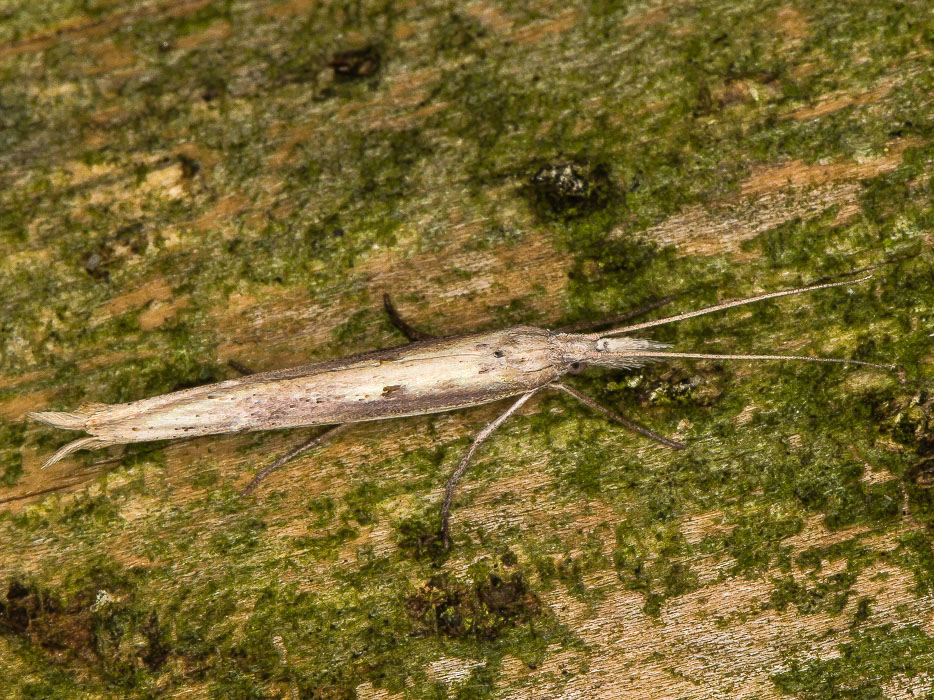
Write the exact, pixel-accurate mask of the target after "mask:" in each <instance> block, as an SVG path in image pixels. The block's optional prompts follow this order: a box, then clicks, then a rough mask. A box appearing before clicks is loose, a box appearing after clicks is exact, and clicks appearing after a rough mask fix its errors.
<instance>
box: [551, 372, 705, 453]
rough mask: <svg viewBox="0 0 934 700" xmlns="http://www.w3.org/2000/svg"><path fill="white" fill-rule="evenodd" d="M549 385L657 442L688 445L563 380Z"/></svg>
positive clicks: (673, 446)
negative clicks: (620, 412)
mask: <svg viewBox="0 0 934 700" xmlns="http://www.w3.org/2000/svg"><path fill="white" fill-rule="evenodd" d="M548 387H549V388H551V389H557V390H558V391H563V392H564V393H566V394H570V395H571V396H573V397H574V398H575V399H577V400H578V401H580V402H581V403H583V404H584V405H586V406H589V407H590V408H592V409H593V410H595V411H599V412H600V413H602V414H603V415H605V416H606V417H607V418H609V419H610V420H614V421H616V422H617V423H619V424H620V425H624V426H626V427H627V428H629V429H630V430H632V431H633V432H635V433H639V435H644V436H645V437H647V438H649V439H651V440H655V442H658V443H661V444H662V445H665V446H666V447H670V448H672V449H675V450H683V449H684V448H686V447H687V445H685V444H684V443H683V442H678V441H677V440H672V439H671V438H666V437H665V436H663V435H659V434H658V433H656V432H655V431H654V430H649V429H648V428H646V427H643V426H641V425H639V424H638V423H635V422H633V421H631V420H629V419H628V418H625V417H623V416H621V415H620V414H618V413H617V412H616V411H612V410H610V409H609V408H607V407H606V406H603V405H602V404H599V403H597V402H596V401H595V400H594V399H592V398H590V397H589V396H587V394H583V393H581V392H579V391H578V390H577V389H574V388H573V387H570V386H568V385H567V384H564V383H563V382H552V383H551V384H549V385H548Z"/></svg>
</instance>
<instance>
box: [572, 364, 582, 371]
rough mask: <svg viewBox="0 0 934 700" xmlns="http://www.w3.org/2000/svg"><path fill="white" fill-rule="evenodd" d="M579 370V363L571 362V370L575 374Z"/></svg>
mask: <svg viewBox="0 0 934 700" xmlns="http://www.w3.org/2000/svg"><path fill="white" fill-rule="evenodd" d="M580 368H581V363H580V362H572V363H571V369H572V370H574V371H575V372H576V371H577V370H579V369H580Z"/></svg>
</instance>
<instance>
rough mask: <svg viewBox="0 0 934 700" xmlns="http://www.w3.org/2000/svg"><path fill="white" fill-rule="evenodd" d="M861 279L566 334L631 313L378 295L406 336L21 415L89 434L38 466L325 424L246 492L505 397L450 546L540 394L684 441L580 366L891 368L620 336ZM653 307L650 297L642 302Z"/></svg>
mask: <svg viewBox="0 0 934 700" xmlns="http://www.w3.org/2000/svg"><path fill="white" fill-rule="evenodd" d="M867 279H869V277H863V278H860V279H857V280H850V281H844V282H832V283H825V284H817V285H814V286H810V287H801V288H796V289H787V290H784V291H778V292H771V293H768V294H761V295H759V296H754V297H749V298H745V299H737V300H733V301H727V302H723V303H720V304H716V305H714V306H708V307H705V308H702V309H699V310H696V311H689V312H686V313H680V314H677V315H674V316H667V317H664V318H660V319H656V320H653V321H646V322H643V323H639V324H636V325H629V326H622V327H619V328H613V329H611V330H608V331H603V332H594V333H581V332H575V331H580V330H589V329H591V328H597V327H600V326H601V325H606V324H607V323H611V322H612V323H618V322H619V321H620V320H625V319H626V318H631V317H632V316H633V315H634V313H636V312H630V313H628V314H621V315H620V316H617V317H615V318H613V319H604V320H603V321H597V322H594V323H591V324H587V325H586V327H583V328H581V327H576V328H565V329H559V330H556V331H551V330H546V329H543V328H536V327H534V326H526V325H520V326H512V327H509V328H504V329H501V330H495V331H489V332H482V333H470V334H466V335H455V336H449V337H445V338H434V337H431V336H425V335H424V334H422V333H419V332H418V331H417V330H415V329H413V328H412V327H410V326H409V325H408V324H407V323H405V322H404V321H403V320H402V319H401V318H400V317H399V315H398V313H397V312H396V311H395V308H394V307H393V306H392V304H391V302H390V301H389V298H388V296H387V297H384V302H385V305H386V310H387V312H388V314H389V317H390V319H391V320H392V322H393V323H394V324H395V325H396V326H397V327H398V328H399V329H400V330H401V331H402V332H403V333H404V334H405V335H406V337H407V338H409V340H410V341H412V342H410V343H409V344H408V345H403V346H398V347H394V348H389V349H385V350H377V351H374V352H366V353H362V354H357V355H351V356H349V357H344V358H341V359H337V360H328V361H325V362H317V363H314V364H308V365H303V366H301V367H295V368H292V369H282V370H274V371H271V372H262V373H259V374H249V375H248V376H244V377H240V378H237V379H231V380H228V381H223V382H219V383H216V384H208V385H206V386H200V387H196V388H193V389H185V390H183V391H175V392H172V393H169V394H163V395H161V396H154V397H152V398H148V399H142V400H139V401H133V402H130V403H121V404H111V405H105V404H85V405H83V406H81V407H80V408H78V409H77V410H75V411H70V412H61V411H43V412H39V413H30V414H28V417H29V418H32V419H34V420H37V421H41V422H43V423H47V424H48V425H52V426H54V427H56V428H63V429H67V430H83V431H85V432H87V433H90V436H89V437H83V438H80V439H77V440H74V441H72V442H69V443H68V444H66V445H65V446H63V447H62V448H61V449H59V450H58V451H57V452H55V454H53V455H52V456H51V457H49V458H48V460H46V462H45V464H44V465H43V468H45V467H48V466H49V465H52V464H55V463H56V462H58V461H59V460H61V459H62V458H64V457H66V456H67V455H69V454H71V453H73V452H75V451H77V450H82V449H88V450H93V449H98V448H102V447H107V446H110V445H120V444H126V443H132V442H142V441H149V440H170V439H173V438H181V437H194V436H201V435H211V434H220V433H243V432H248V431H256V430H277V429H283V428H299V427H305V426H315V425H331V426H334V427H332V428H330V429H329V430H327V431H325V432H323V433H321V434H320V435H318V436H316V437H314V438H312V439H311V440H309V441H307V442H305V443H304V444H302V445H300V446H298V447H296V448H295V449H293V450H291V451H290V452H288V453H287V454H285V455H283V456H282V457H280V458H279V459H278V460H276V461H275V462H274V463H272V464H271V465H269V466H268V467H266V468H265V469H263V470H261V471H260V472H259V473H258V474H257V475H256V477H255V478H254V479H253V481H252V482H251V483H250V484H249V485H248V486H247V487H246V488H245V489H244V493H249V492H251V491H252V490H253V489H254V488H255V487H256V486H257V485H258V484H259V482H260V481H262V480H263V479H264V478H265V477H266V476H268V475H269V474H270V473H271V472H273V471H275V470H276V469H279V468H280V467H282V466H283V465H284V464H286V463H287V462H289V461H290V460H292V459H295V458H296V457H298V456H299V455H300V454H302V453H304V452H306V451H308V450H310V449H311V448H313V447H315V446H317V445H320V444H321V443H322V442H324V441H325V440H326V439H328V438H332V437H334V436H335V435H336V434H337V433H339V432H340V431H342V430H344V429H346V428H347V427H348V426H350V425H352V424H354V423H360V422H363V421H371V420H383V419H387V418H402V417H405V416H416V415H423V414H428V413H438V412H441V411H453V410H456V409H461V408H467V407H469V406H477V405H480V404H485V403H490V402H493V401H499V400H501V399H506V398H509V397H514V401H513V402H512V404H511V405H510V406H509V407H508V408H507V409H506V410H505V411H504V412H503V413H502V414H501V415H500V416H499V417H497V418H496V419H495V420H493V421H492V422H490V423H489V424H488V425H486V427H484V428H483V429H482V430H481V431H480V432H479V433H478V434H477V436H476V437H475V438H474V440H473V442H472V443H471V444H470V446H469V447H468V449H467V451H466V452H465V453H464V455H463V457H462V458H461V460H460V463H459V464H458V466H457V468H456V469H455V470H454V472H453V473H452V475H451V477H450V478H449V479H448V481H447V485H446V486H445V492H444V499H443V501H442V506H441V535H442V539H443V542H444V546H445V548H447V547H448V546H449V543H450V539H449V534H448V530H449V527H448V525H449V518H450V510H451V503H452V500H453V498H454V492H455V487H456V485H457V482H458V481H459V480H460V478H461V476H463V474H464V472H465V471H466V469H467V467H468V465H469V464H470V460H471V458H472V457H473V455H474V453H475V452H476V450H477V448H478V447H479V446H480V444H481V443H483V441H485V440H486V439H487V438H488V437H489V436H490V435H491V434H492V433H493V431H495V430H496V429H497V428H498V427H499V426H501V425H502V424H503V423H504V422H505V421H506V420H507V419H508V418H509V417H510V416H511V415H513V414H514V413H515V412H516V411H518V410H519V409H520V408H521V407H522V406H523V405H524V404H525V403H526V402H527V401H528V400H529V399H531V398H532V397H533V396H535V395H536V394H537V393H539V392H540V391H543V390H545V389H552V390H556V391H562V392H564V393H566V394H569V395H570V396H573V397H574V398H576V399H578V400H579V401H581V402H582V403H584V404H585V405H587V406H589V407H590V408H592V409H593V410H596V411H598V412H600V413H602V414H603V415H604V416H606V417H607V418H609V419H611V420H614V421H616V422H617V423H620V424H621V425H624V426H625V427H627V428H629V429H630V430H634V431H635V432H637V433H639V434H641V435H643V436H645V437H648V438H651V439H653V440H656V441H657V442H660V443H662V444H663V445H667V446H668V447H671V448H674V449H683V448H684V447H685V445H684V444H683V443H681V442H679V441H676V440H672V439H669V438H666V437H663V436H661V435H658V434H657V433H655V432H654V431H652V430H649V429H648V428H645V427H643V426H641V425H639V424H638V423H635V422H633V421H631V420H629V419H628V418H625V417H624V416H621V415H620V414H618V413H616V412H615V411H613V410H611V409H609V408H607V407H605V406H602V405H601V404H599V403H598V402H597V401H595V400H594V399H592V398H591V397H589V396H587V395H586V394H583V393H581V392H580V391H578V390H577V389H575V388H573V387H571V386H569V385H568V384H565V383H564V382H562V381H561V378H562V377H563V376H564V375H565V374H567V373H569V372H573V371H576V370H578V369H580V368H581V367H582V366H590V365H594V366H600V367H612V368H617V369H632V368H636V367H640V366H643V365H645V364H646V363H650V362H655V361H659V360H664V359H669V358H685V359H695V360H700V359H723V360H800V361H805V362H835V363H844V364H852V365H863V366H867V367H879V368H888V366H886V365H878V364H874V363H871V362H862V361H858V360H847V359H840V358H824V357H808V356H800V355H731V354H726V355H723V354H709V353H695V352H674V351H671V350H669V349H668V346H667V345H664V344H661V343H657V342H655V341H652V340H648V339H644V338H633V337H619V336H623V335H625V334H628V333H632V332H634V331H639V330H644V329H647V328H652V327H655V326H660V325H663V324H667V323H674V322H677V321H683V320H686V319H689V318H694V317H696V316H701V315H704V314H709V313H713V312H715V311H722V310H724V309H729V308H732V307H735V306H741V305H743V304H750V303H753V302H757V301H763V300H765V299H774V298H777V297H783V296H789V295H792V294H800V293H802V292H810V291H815V290H818V289H828V288H831V287H840V286H844V285H849V284H856V283H857V282H863V281H865V280H867ZM663 301H667V300H663ZM660 305H661V303H656V304H654V305H652V307H650V308H657V307H658V306H660ZM645 310H646V309H642V310H640V312H642V311H645Z"/></svg>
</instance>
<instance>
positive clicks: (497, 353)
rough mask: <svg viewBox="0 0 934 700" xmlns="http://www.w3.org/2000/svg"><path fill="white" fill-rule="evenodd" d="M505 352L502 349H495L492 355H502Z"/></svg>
mask: <svg viewBox="0 0 934 700" xmlns="http://www.w3.org/2000/svg"><path fill="white" fill-rule="evenodd" d="M505 354H506V353H504V352H503V351H502V350H497V351H495V352H494V353H493V357H502V356H503V355H505Z"/></svg>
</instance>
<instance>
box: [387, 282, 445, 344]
mask: <svg viewBox="0 0 934 700" xmlns="http://www.w3.org/2000/svg"><path fill="white" fill-rule="evenodd" d="M383 308H384V309H385V310H386V315H387V316H389V322H390V323H392V325H394V326H395V327H396V328H397V329H398V330H399V332H400V333H402V335H404V336H405V337H406V338H408V339H409V340H410V341H412V342H415V341H416V340H430V339H431V338H434V336H433V335H429V334H428V333H422V332H421V331H420V330H418V329H417V328H413V327H412V326H410V325H409V324H408V323H406V322H405V321H404V320H403V319H402V317H401V316H400V315H399V312H398V311H396V307H395V305H393V303H392V299H390V298H389V295H388V294H385V293H384V294H383Z"/></svg>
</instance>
